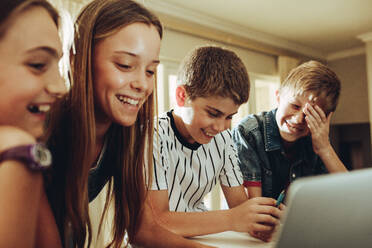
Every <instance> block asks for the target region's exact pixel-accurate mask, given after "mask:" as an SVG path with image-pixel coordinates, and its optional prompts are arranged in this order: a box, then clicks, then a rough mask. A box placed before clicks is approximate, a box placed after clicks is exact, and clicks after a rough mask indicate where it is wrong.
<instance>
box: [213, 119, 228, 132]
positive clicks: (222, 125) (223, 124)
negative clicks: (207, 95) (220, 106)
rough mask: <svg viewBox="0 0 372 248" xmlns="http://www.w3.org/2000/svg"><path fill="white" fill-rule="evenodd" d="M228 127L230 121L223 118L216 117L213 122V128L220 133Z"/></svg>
mask: <svg viewBox="0 0 372 248" xmlns="http://www.w3.org/2000/svg"><path fill="white" fill-rule="evenodd" d="M229 127H230V121H227V120H225V119H222V118H221V119H218V120H216V121H215V122H214V125H213V129H214V130H215V131H216V132H218V133H220V132H222V131H224V130H226V129H227V128H229Z"/></svg>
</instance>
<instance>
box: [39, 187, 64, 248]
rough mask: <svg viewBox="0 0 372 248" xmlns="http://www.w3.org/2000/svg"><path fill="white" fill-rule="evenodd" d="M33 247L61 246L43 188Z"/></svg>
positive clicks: (56, 247)
mask: <svg viewBox="0 0 372 248" xmlns="http://www.w3.org/2000/svg"><path fill="white" fill-rule="evenodd" d="M35 247H38V248H49V247H55V248H58V247H61V248H62V243H61V239H60V236H59V232H58V228H57V224H56V222H55V219H54V215H53V212H52V209H51V208H50V205H49V202H48V198H47V196H46V193H45V191H44V190H43V191H42V195H41V202H40V207H39V214H38V222H37V232H36V242H35Z"/></svg>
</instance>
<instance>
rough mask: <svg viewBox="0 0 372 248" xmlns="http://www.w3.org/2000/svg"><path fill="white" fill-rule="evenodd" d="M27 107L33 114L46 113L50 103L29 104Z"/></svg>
mask: <svg viewBox="0 0 372 248" xmlns="http://www.w3.org/2000/svg"><path fill="white" fill-rule="evenodd" d="M27 109H28V110H29V111H30V112H31V113H33V114H38V113H46V112H48V111H49V109H50V104H40V105H29V106H27Z"/></svg>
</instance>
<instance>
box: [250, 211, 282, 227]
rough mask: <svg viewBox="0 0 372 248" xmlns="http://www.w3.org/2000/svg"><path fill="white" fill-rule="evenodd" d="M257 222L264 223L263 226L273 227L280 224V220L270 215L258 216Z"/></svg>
mask: <svg viewBox="0 0 372 248" xmlns="http://www.w3.org/2000/svg"><path fill="white" fill-rule="evenodd" d="M255 219H256V222H258V223H262V224H269V225H271V226H273V227H275V226H276V225H278V224H279V220H278V218H274V217H273V216H272V215H268V214H259V215H257V216H256V218H255Z"/></svg>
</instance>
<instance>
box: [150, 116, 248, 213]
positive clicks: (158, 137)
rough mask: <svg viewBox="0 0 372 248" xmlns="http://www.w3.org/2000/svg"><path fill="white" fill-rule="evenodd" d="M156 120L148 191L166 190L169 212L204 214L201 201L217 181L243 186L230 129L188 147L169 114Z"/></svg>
mask: <svg viewBox="0 0 372 248" xmlns="http://www.w3.org/2000/svg"><path fill="white" fill-rule="evenodd" d="M157 121H158V124H159V125H158V126H157V125H155V134H154V150H153V160H154V173H153V182H152V189H153V190H168V199H169V210H170V211H178V212H194V211H206V210H207V209H206V207H205V205H204V203H203V198H204V196H205V195H206V194H207V193H209V192H210V191H211V190H212V188H213V187H214V186H215V185H216V183H217V182H218V180H219V181H220V183H221V184H222V185H225V186H228V187H233V186H239V185H241V184H242V183H243V176H242V173H241V172H240V168H239V166H238V163H237V156H236V152H235V149H234V145H233V142H232V138H231V133H230V130H225V131H223V132H221V133H219V134H217V135H216V136H215V137H214V138H213V139H212V140H211V142H209V143H208V144H204V145H201V144H198V143H194V144H190V143H187V141H186V140H185V139H183V138H182V136H181V135H180V133H179V132H178V130H177V129H176V127H175V123H174V119H173V116H172V112H171V111H170V112H167V113H164V114H162V115H160V116H159V118H158V120H157ZM157 128H158V130H157Z"/></svg>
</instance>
